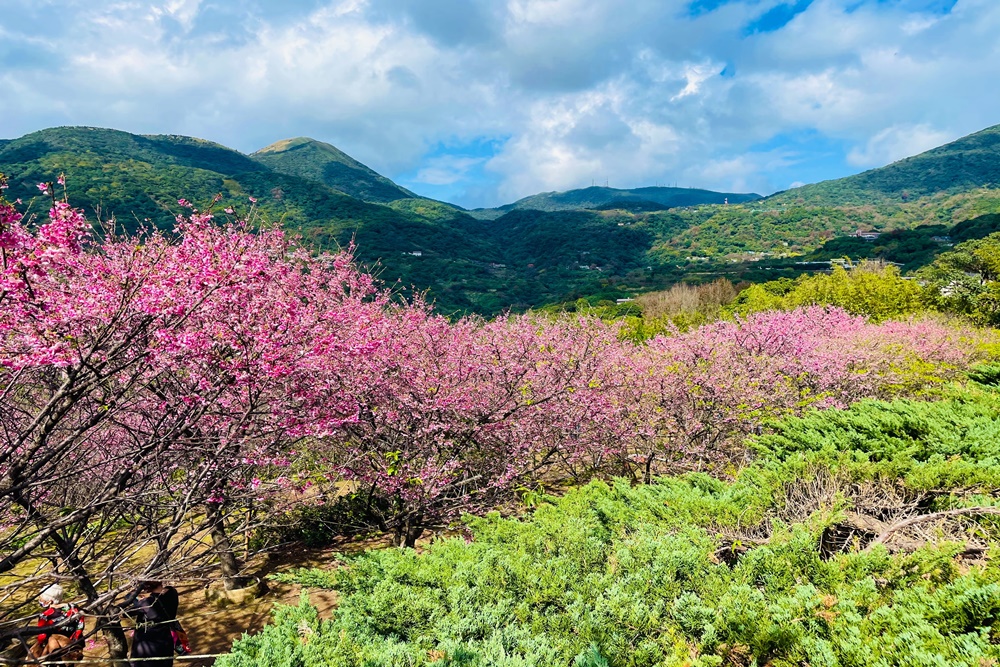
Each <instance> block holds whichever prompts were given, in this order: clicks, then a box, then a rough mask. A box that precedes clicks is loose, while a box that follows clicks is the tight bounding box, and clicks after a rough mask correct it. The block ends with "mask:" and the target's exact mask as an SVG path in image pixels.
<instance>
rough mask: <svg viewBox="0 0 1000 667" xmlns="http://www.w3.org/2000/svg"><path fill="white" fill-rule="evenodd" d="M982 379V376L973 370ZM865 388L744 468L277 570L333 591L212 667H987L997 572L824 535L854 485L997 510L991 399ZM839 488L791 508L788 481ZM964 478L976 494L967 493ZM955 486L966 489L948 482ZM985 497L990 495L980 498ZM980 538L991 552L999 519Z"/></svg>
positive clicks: (944, 556)
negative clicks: (863, 398)
mask: <svg viewBox="0 0 1000 667" xmlns="http://www.w3.org/2000/svg"><path fill="white" fill-rule="evenodd" d="M981 376H982V378H983V379H989V377H991V375H990V373H988V372H987V371H983V372H982V373H981ZM997 398H998V393H997V391H996V390H995V389H992V388H989V387H986V386H983V385H975V384H970V386H968V387H965V388H962V389H952V390H948V391H946V392H945V395H943V396H942V397H941V400H939V401H936V402H917V401H894V402H876V401H870V402H865V403H861V404H857V405H855V406H854V407H852V408H850V409H847V410H828V411H822V412H820V411H817V412H814V413H811V414H808V415H806V416H804V417H801V418H798V419H786V420H783V421H780V422H778V423H776V424H774V425H773V429H772V430H773V432H772V433H769V434H767V435H762V436H759V437H758V438H757V439H756V441H755V447H756V451H757V452H758V454H759V456H760V458H759V459H758V460H757V461H756V462H754V463H752V464H751V465H749V466H747V467H746V468H744V469H743V470H742V471H740V472H739V473H738V474H736V475H735V476H734V478H733V479H731V480H729V481H723V480H720V479H716V478H713V477H711V476H709V475H706V474H702V473H693V474H688V475H685V476H681V477H671V478H664V479H660V480H657V481H656V482H655V483H653V484H648V485H641V486H634V485H631V484H629V483H628V482H627V481H625V480H617V481H613V482H610V483H606V482H600V481H595V482H592V483H590V484H588V485H586V486H584V487H581V488H578V489H574V490H571V491H570V492H568V493H566V494H565V495H564V496H562V497H559V498H556V497H544V498H543V499H541V501H539V502H537V503H536V507H535V509H534V511H533V512H532V513H531V514H530V515H527V516H524V517H521V518H505V517H502V516H500V515H498V514H492V515H489V516H487V517H484V518H469V519H468V520H467V521H468V527H469V530H470V531H471V534H472V539H471V541H466V540H465V539H462V538H451V539H443V540H437V541H434V542H432V543H431V544H430V545H429V546H428V547H427V548H426V550H425V551H424V552H422V553H418V552H416V551H414V550H411V549H387V550H377V551H371V552H368V553H366V554H363V555H360V556H355V557H345V559H344V561H343V563H342V564H341V565H342V566H341V567H338V568H336V569H329V570H300V571H296V572H292V573H288V574H286V575H283V576H284V578H285V579H286V580H290V581H296V582H298V583H300V584H302V585H304V586H312V587H321V588H331V589H335V590H336V591H338V593H339V595H340V604H339V606H338V608H337V609H336V610H335V611H334V613H333V615H332V617H331V618H329V619H320V618H319V617H318V615H317V613H316V611H315V609H314V608H312V607H311V606H310V605H309V604H308V603H307V602H306V601H305V600H303V602H302V604H301V605H300V606H298V607H284V608H280V609H279V610H278V611H277V613H276V615H275V620H274V623H273V624H272V625H269V626H268V627H266V628H265V629H264V630H263V632H261V633H259V634H256V635H245V636H244V637H243V638H242V639H240V640H238V641H237V642H236V644H235V645H234V647H233V652H232V654H231V655H229V656H226V657H224V658H222V659H220V660H219V662H218V665H219V666H220V667H251V666H254V667H256V666H257V665H275V666H288V667H292V666H295V667H299V666H301V667H313V666H316V667H318V666H319V665H331V666H340V665H344V666H348V665H351V666H354V665H362V666H370V667H375V666H400V667H402V666H403V665H407V666H409V665H414V666H416V665H437V666H452V665H453V666H458V665H462V666H477V667H480V666H481V667H486V666H490V667H494V666H498V667H513V666H518V667H521V666H523V667H527V666H529V665H530V666H532V667H542V666H548V665H552V666H556V665H558V666H560V667H565V666H574V667H653V666H678V667H679V666H682V665H684V666H688V667H708V666H723V665H728V666H732V667H737V666H740V667H750V666H751V665H756V666H761V667H763V666H764V665H769V666H770V667H792V666H793V665H794V666H804V665H810V666H817V665H822V666H827V667H889V666H895V665H906V666H913V667H916V666H918V665H919V666H924V665H932V666H940V667H945V666H949V667H950V666H954V665H967V666H969V667H983V666H984V665H990V664H995V663H994V662H991V661H996V660H1000V568H998V567H997V566H996V565H995V564H994V563H992V562H991V561H990V560H988V559H987V560H983V561H978V562H976V563H969V562H968V561H963V560H962V559H961V558H959V555H960V554H961V553H962V552H963V550H964V549H965V548H966V546H967V545H965V544H963V543H962V542H960V541H948V539H947V538H945V539H941V540H937V541H934V542H932V543H928V544H926V545H925V546H923V547H922V548H918V549H916V550H909V551H905V550H904V551H901V552H898V553H890V551H888V550H887V548H886V547H885V546H883V545H881V544H878V545H872V546H870V547H869V548H864V547H862V545H860V544H853V545H852V544H850V543H848V544H846V545H845V546H844V547H842V548H839V549H836V550H833V551H831V550H829V549H828V548H825V547H824V545H823V543H824V537H823V536H824V534H825V532H826V531H827V530H828V529H829V528H830V527H831V526H832V525H834V524H836V523H837V522H838V521H839V520H841V519H842V518H843V516H844V512H845V511H848V510H850V509H852V502H854V501H853V500H852V496H851V489H857V488H859V486H860V485H862V484H863V483H869V484H876V485H881V487H880V488H883V489H894V490H895V492H896V493H898V494H900V496H901V497H903V498H907V497H908V498H911V499H912V498H917V497H921V494H928V493H929V492H932V491H933V494H931V496H932V497H933V498H934V501H933V502H935V503H939V504H941V505H942V506H947V507H959V506H962V505H963V504H968V503H977V504H989V503H991V502H993V501H992V500H991V495H990V494H991V492H992V491H993V490H994V489H995V488H997V487H998V486H1000V485H998V484H997V481H998V480H1000V466H998V461H997V455H998V453H1000V437H998V436H1000V432H998V429H1000V401H998V400H997ZM820 479H827V480H833V481H834V482H835V483H836V484H839V485H840V486H839V487H836V488H834V490H833V492H831V493H830V497H829V498H827V499H826V500H825V501H824V502H818V503H815V504H814V506H808V503H806V504H805V505H803V507H804V508H805V509H803V507H794V506H793V505H794V503H795V502H800V501H795V500H794V499H795V498H796V495H795V494H796V490H799V491H801V490H802V489H808V488H810V487H809V485H810V483H811V482H812V481H815V480H820ZM970 487H978V488H977V489H975V493H971V492H970ZM952 491H954V492H955V493H951V492H952ZM976 494H979V495H976ZM975 530H976V531H977V532H976V535H977V536H978V537H979V538H981V539H983V540H986V541H987V542H989V543H990V544H995V543H996V542H997V536H998V535H1000V533H998V532H997V528H996V526H995V522H993V521H991V519H990V518H983V519H981V520H980V522H979V523H977V524H975Z"/></svg>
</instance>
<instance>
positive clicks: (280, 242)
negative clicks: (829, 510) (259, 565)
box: [0, 185, 974, 655]
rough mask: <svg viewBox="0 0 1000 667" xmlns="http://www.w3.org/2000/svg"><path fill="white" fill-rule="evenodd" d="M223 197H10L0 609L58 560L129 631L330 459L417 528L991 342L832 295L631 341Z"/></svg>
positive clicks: (659, 461) (923, 376) (227, 555)
mask: <svg viewBox="0 0 1000 667" xmlns="http://www.w3.org/2000/svg"><path fill="white" fill-rule="evenodd" d="M47 187H48V188H49V191H50V192H51V191H52V190H51V185H48V186H47ZM228 217H229V218H230V220H229V222H224V223H223V222H220V221H218V220H215V219H213V216H212V214H211V213H210V212H208V213H204V212H203V213H198V212H196V211H194V210H191V211H189V212H188V213H187V214H186V215H184V216H181V217H179V218H178V225H177V229H176V230H175V234H173V235H170V236H164V235H159V234H149V235H146V236H143V237H117V236H114V235H111V234H106V235H104V236H100V237H98V236H95V235H94V234H93V233H92V232H91V227H90V225H89V224H88V223H87V221H86V220H85V219H84V217H83V215H82V214H81V213H80V212H79V211H77V210H74V209H72V208H71V207H70V206H69V205H68V204H67V203H65V202H64V201H57V200H56V199H55V198H53V208H52V210H51V211H50V213H49V219H48V221H47V222H46V223H45V224H40V225H30V224H28V223H27V222H26V221H25V220H23V219H22V217H21V214H20V213H19V212H18V211H17V210H16V208H15V207H14V206H12V205H10V204H8V203H6V202H2V201H0V620H3V619H5V618H6V619H10V618H13V617H17V616H18V615H23V614H22V613H21V612H22V611H23V609H24V604H25V603H26V600H27V594H26V593H25V591H26V590H29V589H31V590H34V589H37V588H38V587H40V586H42V585H43V583H45V582H48V581H51V580H52V578H56V579H59V580H65V582H69V583H71V584H72V585H73V588H74V589H75V590H77V591H79V595H80V598H81V599H83V600H84V601H85V606H86V607H87V608H88V609H89V611H90V612H91V613H92V614H97V615H100V616H101V617H102V618H103V619H104V622H103V623H102V624H101V627H102V631H103V632H104V633H105V637H106V638H107V639H108V641H109V645H110V647H111V651H112V654H113V655H122V652H123V651H124V646H125V643H124V635H123V633H122V631H121V628H120V626H118V625H117V624H116V623H115V622H114V614H113V610H114V608H115V607H114V605H115V603H116V601H117V600H119V599H120V596H121V594H122V592H123V591H124V590H125V589H127V588H129V587H131V586H132V585H134V582H135V581H136V580H137V579H140V578H157V577H161V576H163V577H169V578H174V579H176V578H183V577H190V578H198V577H205V578H210V577H215V576H221V577H222V578H223V579H224V581H225V583H226V585H227V586H229V587H233V586H238V585H240V580H241V575H242V572H241V562H240V558H239V556H240V555H245V553H241V552H240V551H239V550H238V549H237V543H239V544H241V545H243V546H244V547H245V546H246V539H245V536H247V535H249V534H250V533H251V531H253V530H254V529H255V527H257V526H258V525H259V524H260V523H261V522H266V521H267V519H268V518H269V517H273V516H274V515H275V514H280V513H281V512H282V511H284V510H285V509H287V507H288V506H289V504H290V503H297V502H310V501H312V502H315V501H319V500H322V499H323V498H324V494H325V493H326V491H324V490H323V489H322V488H320V487H322V486H323V484H328V487H327V489H338V490H339V492H340V493H343V492H345V490H348V491H351V492H353V493H355V494H356V495H357V497H359V498H364V499H366V500H367V502H368V505H369V507H370V508H376V507H377V508H378V511H379V512H380V516H381V520H382V522H383V527H384V528H385V529H386V530H388V531H390V532H391V533H392V534H394V535H395V538H396V541H397V543H399V544H408V545H412V544H413V542H414V541H415V540H416V539H417V538H418V537H419V536H420V534H421V532H422V531H423V530H424V529H425V528H426V527H428V526H440V525H444V524H446V523H447V522H448V521H449V520H452V519H454V518H455V517H457V516H459V515H460V514H461V513H462V512H466V511H477V510H482V509H484V508H488V507H494V506H496V505H497V504H498V503H501V502H503V501H504V500H505V499H507V498H509V497H511V496H512V494H513V493H514V492H515V490H518V489H523V488H526V487H530V486H531V485H534V484H538V483H539V482H541V481H546V480H548V481H559V480H565V479H567V478H569V477H575V478H585V477H589V476H593V475H595V474H625V475H632V476H633V477H635V478H636V479H637V480H640V479H646V480H648V479H649V478H650V477H651V476H652V475H654V474H656V473H657V472H662V471H665V470H679V469H690V468H698V467H706V466H712V465H715V464H718V463H720V462H725V461H734V460H738V459H739V458H740V457H741V456H743V454H742V451H743V450H742V449H741V448H740V439H741V436H743V435H745V434H747V433H749V432H751V431H753V430H754V429H758V428H760V426H761V424H762V423H764V422H765V420H766V419H767V418H768V417H769V416H772V415H779V414H784V413H788V412H795V411H801V410H803V409H805V408H806V407H808V406H832V405H845V404H848V403H850V402H852V401H855V400H857V399H860V398H863V397H870V396H878V395H882V394H885V393H887V392H893V391H906V390H908V389H911V388H914V387H916V386H918V385H919V384H920V383H924V382H927V381H932V380H933V379H936V378H941V377H945V376H947V375H948V374H949V373H950V372H953V370H954V369H957V368H960V367H962V366H963V365H964V364H966V363H967V362H968V361H969V359H970V357H971V356H972V355H973V354H974V350H973V346H972V345H971V344H970V343H969V342H968V341H966V340H963V336H966V335H968V334H967V333H965V334H963V333H962V332H960V331H957V330H955V329H952V328H948V327H945V326H943V325H940V324H935V323H932V322H927V321H921V322H908V323H887V324H883V325H877V326H876V325H872V324H869V323H867V322H865V321H864V320H863V319H861V318H857V317H852V316H849V315H847V314H845V313H844V312H842V311H837V310H826V309H822V308H813V309H805V310H799V311H795V312H791V313H765V314H762V315H757V316H754V317H752V318H749V319H747V320H743V321H739V322H719V323H716V324H712V325H709V326H706V327H703V328H701V329H698V330H696V331H693V332H691V333H687V334H683V335H680V334H678V335H674V336H670V337H660V338H657V339H654V340H652V341H649V342H648V343H647V344H643V345H638V346H637V345H634V344H632V343H629V342H623V341H620V340H619V338H618V336H617V335H616V333H617V332H616V330H615V328H614V327H613V326H610V325H605V324H602V323H601V322H599V321H593V320H588V319H562V320H551V319H540V318H537V317H532V316H510V317H502V318H499V319H496V320H494V321H490V322H485V321H481V320H478V319H473V318H469V319H462V320H459V321H449V320H447V319H445V318H443V317H441V316H438V315H436V314H434V312H433V311H432V310H431V309H430V308H429V307H427V306H426V305H425V304H423V303H421V302H419V301H418V302H415V303H403V302H401V301H399V300H396V299H394V298H393V297H392V295H391V294H390V293H389V292H387V291H385V290H383V289H380V288H379V287H378V286H377V285H376V284H375V283H374V282H373V280H372V279H371V277H370V276H368V275H366V274H365V273H363V272H360V271H359V270H358V269H357V268H356V266H355V265H354V263H353V261H352V257H351V255H350V253H349V252H344V253H340V254H335V255H328V254H322V255H317V254H314V253H311V252H309V251H308V249H306V248H303V247H301V246H299V245H298V244H297V243H296V242H295V240H294V239H291V238H289V237H288V236H287V235H285V234H284V233H283V232H282V231H280V230H276V229H269V230H255V231H252V230H251V229H250V227H249V225H248V224H247V223H246V222H245V221H242V220H233V219H231V216H228ZM317 488H320V491H317Z"/></svg>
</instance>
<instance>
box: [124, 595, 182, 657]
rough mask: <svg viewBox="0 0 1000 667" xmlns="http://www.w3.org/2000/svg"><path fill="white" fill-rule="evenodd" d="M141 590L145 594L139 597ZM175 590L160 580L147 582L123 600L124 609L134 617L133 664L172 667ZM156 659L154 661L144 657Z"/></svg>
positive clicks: (175, 604)
mask: <svg viewBox="0 0 1000 667" xmlns="http://www.w3.org/2000/svg"><path fill="white" fill-rule="evenodd" d="M143 593H147V594H148V595H146V597H143V598H140V597H139V596H140V595H142V594H143ZM177 603H178V599H177V589H175V588H174V587H173V586H164V585H163V583H162V582H159V581H147V582H144V583H143V584H142V585H141V586H139V588H138V590H136V592H135V593H134V594H133V595H132V596H131V597H130V599H129V600H127V601H126V605H125V607H126V612H127V613H128V615H129V616H131V617H132V618H134V619H135V634H134V635H132V653H131V656H130V664H131V666H132V667H173V664H174V638H173V635H172V634H171V630H173V629H174V626H175V624H176V620H177ZM143 658H157V660H148V659H147V660H143Z"/></svg>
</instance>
